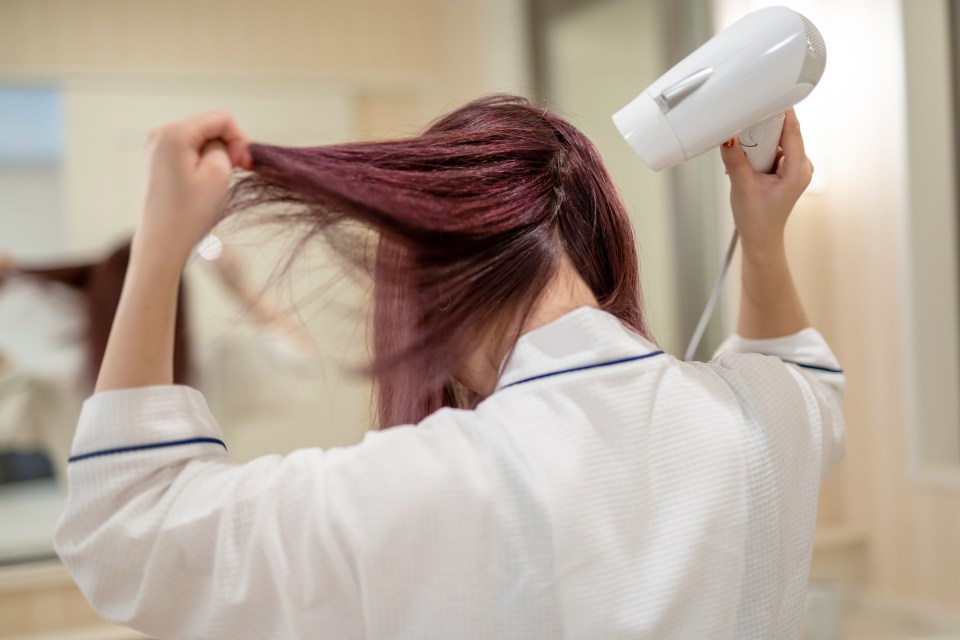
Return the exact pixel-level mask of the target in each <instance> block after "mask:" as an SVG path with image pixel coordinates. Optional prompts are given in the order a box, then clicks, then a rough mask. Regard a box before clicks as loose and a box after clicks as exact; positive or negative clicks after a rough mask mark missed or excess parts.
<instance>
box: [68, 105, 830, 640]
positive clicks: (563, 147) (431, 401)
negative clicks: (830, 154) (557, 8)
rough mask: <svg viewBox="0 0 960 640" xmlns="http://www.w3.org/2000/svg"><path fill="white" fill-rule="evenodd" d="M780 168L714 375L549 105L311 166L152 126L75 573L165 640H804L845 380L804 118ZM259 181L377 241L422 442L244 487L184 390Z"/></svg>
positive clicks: (735, 177)
mask: <svg viewBox="0 0 960 640" xmlns="http://www.w3.org/2000/svg"><path fill="white" fill-rule="evenodd" d="M781 145H782V158H781V159H780V161H779V163H778V168H777V172H776V174H773V175H758V174H755V173H754V172H753V171H752V170H751V169H750V167H749V164H748V163H747V161H746V158H745V156H744V154H743V151H742V150H741V149H740V148H739V146H738V145H736V144H730V145H729V146H728V147H727V148H724V149H723V150H722V154H723V159H724V162H725V164H726V167H727V171H728V173H729V175H730V179H731V182H732V185H733V190H732V195H731V199H732V204H733V210H734V215H735V219H736V224H737V227H738V229H739V230H740V234H741V237H742V241H743V296H742V303H741V309H740V320H739V324H738V329H737V332H738V335H737V336H734V337H732V338H731V339H730V340H729V341H728V342H727V343H726V344H725V345H724V347H723V348H722V349H721V352H722V353H721V355H719V356H718V357H717V358H716V359H715V360H714V361H712V362H711V363H707V364H704V363H686V362H680V361H678V360H676V359H674V358H672V357H670V356H668V355H666V354H663V353H661V352H660V351H659V350H658V349H657V347H656V346H655V345H654V344H653V343H652V342H651V341H650V340H649V339H648V338H647V337H646V334H645V325H644V322H643V316H642V313H641V310H640V296H639V286H638V276H637V264H636V256H635V255H634V250H633V239H632V236H631V232H630V227H629V223H628V220H627V216H626V212H625V210H624V208H623V205H622V204H621V203H620V200H619V198H618V196H617V195H616V193H615V191H614V189H613V187H612V185H611V182H610V180H609V178H608V176H607V174H606V171H605V170H604V168H603V166H602V163H601V161H600V159H599V157H598V155H597V154H596V152H595V150H594V149H593V147H592V146H591V145H590V143H589V142H588V141H587V140H586V139H585V138H584V136H583V135H582V134H580V133H579V132H578V131H577V130H576V129H574V128H573V127H572V126H570V125H569V124H567V123H566V122H564V121H563V120H561V119H560V118H557V117H556V116H554V115H552V114H550V113H548V112H545V111H544V110H543V109H542V108H536V107H533V106H530V105H528V104H527V103H526V102H524V101H522V100H519V99H514V98H509V97H494V98H488V99H484V100H480V101H477V102H474V103H471V104H469V105H467V106H465V107H463V108H461V109H459V110H457V111H455V112H454V113H452V114H450V115H448V116H446V117H445V118H443V119H441V120H440V121H438V122H437V123H435V124H434V125H433V126H432V127H431V128H430V129H428V130H427V131H426V132H425V133H424V134H423V135H421V136H418V137H416V138H412V139H409V140H401V141H394V142H386V143H373V144H371V143H367V144H351V145H341V146H336V147H328V148H314V149H281V148H276V147H265V146H259V145H249V144H248V143H247V140H246V138H245V137H244V134H243V133H242V132H241V131H240V130H239V128H238V127H237V125H236V124H235V123H234V122H233V121H232V120H231V118H230V117H229V115H227V114H224V113H209V114H205V115H202V116H197V117H194V118H189V119H187V120H184V121H182V122H178V123H175V124H172V125H169V126H167V127H164V128H162V129H159V130H157V131H155V132H153V134H152V135H151V143H150V150H149V164H150V180H149V186H148V191H147V198H146V204H145V210H144V215H143V219H142V221H141V224H140V227H139V229H138V231H137V233H136V237H135V240H134V246H133V256H132V259H131V265H130V270H129V274H128V278H127V282H126V285H125V289H124V293H123V298H122V301H121V304H120V308H119V309H118V313H117V319H116V322H115V324H114V328H113V333H112V335H111V336H110V342H109V345H108V348H107V353H106V357H105V359H104V362H103V367H102V370H101V372H100V377H99V381H98V384H97V393H96V394H95V395H94V396H93V397H92V398H91V399H90V400H88V401H87V403H86V405H85V408H84V413H83V416H82V417H81V420H80V426H79V431H78V434H77V438H76V441H75V443H74V457H73V458H72V462H71V468H70V474H71V475H70V482H71V497H70V503H69V504H68V506H67V510H66V512H65V514H64V516H63V520H62V521H61V523H60V525H59V529H58V532H57V538H56V543H57V549H58V552H59V553H60V555H61V557H62V558H63V559H64V562H65V563H66V564H67V566H68V568H69V569H70V571H71V573H72V574H73V576H74V578H75V579H76V580H77V582H78V584H79V585H80V587H81V588H82V589H83V591H84V593H85V594H86V595H87V597H88V598H89V599H90V601H91V602H92V603H93V604H94V606H95V607H96V608H97V609H98V611H99V612H100V613H101V614H102V615H103V616H104V617H106V618H108V619H110V620H114V621H117V622H121V623H124V624H128V625H131V626H133V627H136V628H138V629H141V630H142V631H144V632H146V633H148V634H151V635H154V636H157V637H159V638H306V637H325V638H364V637H368V638H418V639H420V638H491V637H503V638H561V637H566V638H621V637H622V638H639V637H645V638H646V637H649V638H787V637H796V636H797V635H798V633H799V627H800V618H801V612H802V608H803V602H804V594H805V588H806V581H807V574H808V570H809V563H810V554H811V550H812V538H813V527H814V521H815V512H816V502H817V494H818V490H819V486H820V482H821V480H822V478H823V477H824V476H825V475H826V474H827V473H828V472H829V471H830V470H831V469H832V468H833V467H834V465H835V464H836V462H837V461H838V459H839V458H840V457H841V455H842V452H843V446H844V444H843V443H844V430H843V422H842V417H841V410H840V394H841V391H842V387H843V376H842V372H841V371H840V370H839V369H838V368H837V363H836V361H835V360H834V357H833V355H832V354H831V352H830V350H829V348H828V347H827V345H826V343H825V342H824V340H823V339H822V338H821V337H820V335H819V334H818V333H817V332H816V331H814V330H813V329H811V328H809V326H808V322H807V320H806V317H805V315H804V312H803V309H802V307H801V304H800V301H799V298H798V296H797V293H796V290H795V288H794V285H793V282H792V280H791V277H790V273H789V270H788V268H787V262H786V257H785V253H784V244H783V234H784V226H785V223H786V221H787V217H788V216H789V214H790V211H791V209H792V208H793V205H794V204H795V202H796V200H797V198H798V197H799V196H800V194H801V193H802V192H803V190H804V189H805V188H806V186H807V184H808V183H809V180H810V175H811V172H812V167H811V165H810V163H809V161H808V160H807V158H806V155H805V153H804V149H803V141H802V138H801V135H800V129H799V124H798V123H797V120H796V117H795V116H794V114H793V113H792V112H791V113H789V114H788V116H787V120H786V124H785V128H784V133H783V137H782V141H781ZM233 167H240V168H243V169H247V170H252V171H253V172H254V173H252V174H250V176H248V177H247V178H246V179H245V181H243V182H241V184H240V185H239V187H238V191H236V192H235V193H234V194H233V197H232V200H231V203H230V205H229V209H230V210H231V211H233V212H234V213H237V212H238V211H240V210H242V209H244V208H246V207H247V206H252V205H258V204H265V203H268V204H272V205H274V206H273V207H272V209H271V210H273V211H276V206H277V205H286V207H287V208H286V209H284V211H285V213H278V214H276V215H277V216H278V220H280V221H281V222H283V223H291V224H298V223H300V222H303V223H305V224H306V229H307V233H308V234H317V233H320V234H324V236H325V237H327V238H328V239H330V241H331V242H332V243H335V244H334V246H335V248H338V249H341V250H343V251H345V252H347V253H348V254H349V255H352V256H355V257H356V256H359V255H360V254H358V253H356V252H355V251H354V250H355V249H357V250H359V249H362V246H361V245H362V244H363V242H364V239H365V238H366V237H367V236H366V235H364V230H365V229H373V230H374V231H376V232H377V233H378V236H379V239H380V242H379V247H378V250H377V260H376V266H375V269H374V279H375V314H374V315H375V317H374V337H373V339H374V346H375V354H374V355H375V358H374V364H373V372H374V375H375V382H376V384H377V392H378V406H379V409H380V414H379V419H380V422H381V425H382V426H390V425H393V424H401V423H405V424H407V425H410V424H412V423H418V424H416V426H415V427H414V426H400V427H395V428H390V429H387V430H381V431H379V432H374V433H370V434H369V435H368V436H367V437H366V438H365V439H364V441H363V442H362V443H361V444H359V445H357V446H354V447H350V448H346V449H334V450H329V451H320V450H301V451H297V452H295V453H293V454H291V455H289V456H286V457H279V456H267V457H264V458H260V459H258V460H255V461H253V462H250V463H248V464H245V465H235V464H231V463H230V462H229V461H228V458H227V454H226V452H225V446H224V445H223V442H222V441H221V437H220V430H219V427H218V426H217V424H216V423H215V422H214V421H213V420H212V418H211V417H210V415H209V413H208V412H207V409H206V407H205V404H204V400H203V397H202V396H200V395H199V394H198V393H197V392H195V391H193V390H191V389H189V388H187V387H178V386H172V385H171V382H172V377H171V376H172V374H171V353H172V341H173V333H172V328H173V322H174V315H175V306H176V305H175V301H176V296H177V283H178V282H179V275H180V271H181V269H182V268H183V264H184V262H185V260H186V259H187V256H188V254H189V252H190V249H191V247H192V246H193V245H194V243H196V242H197V241H198V240H199V239H200V238H201V237H202V236H203V235H204V234H205V233H206V232H207V231H208V230H209V229H210V227H211V226H212V225H213V224H214V222H215V221H216V220H217V219H218V215H219V214H220V211H221V208H222V202H223V200H224V198H225V197H226V195H227V192H228V182H229V179H230V174H231V169H232V168H233ZM355 227H359V228H360V232H361V234H360V235H359V236H352V235H350V230H351V229H352V228H355ZM349 238H353V240H354V241H351V242H347V239H349ZM756 353H761V354H767V355H756ZM771 356H772V357H771Z"/></svg>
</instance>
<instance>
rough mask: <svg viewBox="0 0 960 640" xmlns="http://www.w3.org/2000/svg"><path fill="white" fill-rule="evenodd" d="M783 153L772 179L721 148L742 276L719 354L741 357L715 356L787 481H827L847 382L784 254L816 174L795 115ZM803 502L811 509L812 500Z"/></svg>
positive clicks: (735, 148) (841, 438)
mask: <svg viewBox="0 0 960 640" xmlns="http://www.w3.org/2000/svg"><path fill="white" fill-rule="evenodd" d="M780 146H781V148H782V154H781V155H780V157H779V158H778V160H777V165H776V172H775V173H772V174H765V173H756V172H754V171H753V169H751V168H750V164H749V163H748V162H747V158H746V156H745V155H744V153H743V150H742V149H741V148H740V145H739V144H737V142H736V139H734V141H733V144H731V145H730V146H729V147H727V146H725V147H724V148H723V149H721V154H722V157H723V162H724V164H725V165H726V167H727V173H729V174H730V184H731V191H730V204H731V205H732V208H733V216H734V220H735V223H736V225H737V230H738V231H739V232H740V238H741V242H742V248H743V261H742V265H743V269H742V271H743V273H742V295H741V297H740V318H739V322H738V324H737V335H735V336H732V337H731V338H730V339H729V340H727V341H726V342H725V343H724V344H723V345H722V346H721V347H720V353H721V354H739V355H730V356H728V357H725V358H724V357H721V358H719V359H718V360H717V363H718V364H719V369H718V371H719V372H720V374H721V375H723V376H724V377H725V378H726V379H727V380H728V382H729V383H730V384H731V388H733V389H734V390H735V392H736V393H737V394H738V395H739V396H741V397H742V398H743V402H744V405H745V406H747V407H749V409H748V410H749V411H750V412H752V413H753V415H754V418H755V419H756V420H757V422H758V423H759V424H762V425H766V426H767V427H768V428H769V429H770V431H769V434H770V437H769V439H768V443H769V444H770V447H771V455H773V456H774V459H776V460H777V467H778V468H779V469H780V470H781V472H782V473H783V474H784V477H794V478H797V477H802V476H803V474H807V473H814V472H815V471H817V472H819V473H820V476H821V477H824V476H826V475H827V474H828V473H829V472H830V471H831V470H832V469H833V468H834V467H836V465H837V464H838V463H839V461H840V459H841V458H842V457H843V455H844V452H845V450H846V435H845V433H846V432H845V427H844V422H843V413H842V398H843V391H844V375H843V371H842V370H841V369H840V365H839V363H838V362H837V360H836V358H835V357H834V355H833V353H832V352H831V350H830V347H829V346H828V345H827V342H826V340H824V339H823V336H821V335H820V334H819V333H818V332H817V331H816V330H814V329H813V328H811V327H810V322H809V321H808V320H807V316H806V313H805V312H804V310H803V304H802V303H801V302H800V296H799V295H798V294H797V288H796V286H795V285H794V283H793V278H792V276H791V275H790V268H789V266H788V264H787V255H786V251H785V249H784V229H785V227H786V224H787V219H788V218H789V216H790V212H791V211H792V210H793V207H794V205H795V204H796V203H797V200H798V199H799V198H800V194H802V193H803V191H804V189H806V188H807V186H808V185H809V184H810V179H811V177H812V174H813V165H812V164H811V163H810V160H809V159H808V158H807V155H806V152H805V151H804V147H803V138H802V136H801V135H800V123H799V122H798V121H797V116H796V114H795V113H794V112H793V110H790V111H789V112H787V114H786V118H785V119H784V123H783V135H782V136H781V138H780ZM742 354H752V355H742ZM755 354H762V355H766V356H774V357H775V358H779V359H780V360H781V361H783V362H785V363H787V365H788V366H786V367H784V366H783V365H782V364H781V363H778V362H776V361H775V360H773V359H772V358H760V357H758V356H757V355H755ZM791 427H796V428H791ZM801 452H806V453H807V454H809V455H808V456H807V457H805V456H803V455H801V454H800V453H801ZM791 474H792V475H791ZM798 486H817V485H816V484H815V483H813V484H810V483H808V484H807V485H803V483H800V485H798ZM809 502H810V504H813V505H815V504H816V499H815V496H812V497H810V498H809Z"/></svg>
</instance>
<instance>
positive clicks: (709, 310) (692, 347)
mask: <svg viewBox="0 0 960 640" xmlns="http://www.w3.org/2000/svg"><path fill="white" fill-rule="evenodd" d="M739 237H740V236H739V235H738V234H737V230H736V229H734V230H733V236H732V237H731V238H730V247H729V248H728V249H727V257H726V258H725V259H724V261H723V267H721V268H720V273H719V274H718V275H717V280H716V282H714V283H713V291H711V292H710V298H709V299H708V300H707V306H706V307H704V309H703V314H702V315H701V316H700V322H698V323H697V328H696V329H695V330H694V332H693V337H692V338H690V344H689V345H687V352H686V353H685V354H683V359H684V360H690V359H691V358H693V354H694V353H696V352H697V347H699V346H700V340H702V339H703V332H704V331H706V330H707V324H708V323H709V322H710V316H712V315H713V308H714V307H715V306H716V305H717V299H718V298H719V297H720V289H721V287H722V286H723V279H724V278H726V276H727V271H729V270H730V263H731V262H733V254H734V252H735V251H736V250H737V239H738V238H739Z"/></svg>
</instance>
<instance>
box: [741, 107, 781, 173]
mask: <svg viewBox="0 0 960 640" xmlns="http://www.w3.org/2000/svg"><path fill="white" fill-rule="evenodd" d="M783 117H784V114H782V113H781V114H780V115H778V116H774V117H772V118H770V119H769V120H764V121H763V122H760V123H757V124H755V125H753V126H752V127H747V128H746V129H744V130H743V131H741V132H740V135H739V136H738V138H739V139H740V146H741V147H743V150H744V152H746V154H747V160H749V161H750V166H751V167H753V170H754V171H756V172H758V173H773V172H774V170H775V169H776V167H774V166H773V162H774V160H776V158H777V146H778V145H779V144H780V134H782V133H783Z"/></svg>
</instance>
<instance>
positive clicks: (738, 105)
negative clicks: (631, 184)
mask: <svg viewBox="0 0 960 640" xmlns="http://www.w3.org/2000/svg"><path fill="white" fill-rule="evenodd" d="M826 62H827V48H826V46H825V45H824V43H823V37H822V36H821V35H820V32H819V31H817V28H816V27H815V26H813V23H812V22H810V21H809V20H807V19H806V18H805V17H803V16H802V15H800V14H799V13H797V12H795V11H793V10H791V9H787V8H785V7H769V8H767V9H760V10H759V11H754V12H753V13H750V14H747V15H746V16H744V17H743V18H741V19H740V20H738V21H737V22H735V23H734V24H732V25H731V26H729V27H727V28H726V29H724V30H723V31H721V32H720V33H718V34H717V35H715V36H714V37H713V38H711V39H710V40H709V41H707V42H706V43H705V44H704V45H703V46H701V47H700V48H699V49H697V50H696V51H694V52H693V53H691V54H690V55H689V56H687V57H686V58H684V59H683V60H681V61H680V62H679V63H677V65H676V66H674V67H673V68H672V69H670V70H669V71H667V72H666V73H665V74H663V75H662V76H661V77H660V78H659V79H658V80H656V81H655V82H654V83H653V84H651V85H650V86H649V87H647V88H646V89H645V90H644V91H643V93H641V94H640V95H638V96H637V97H636V98H634V99H633V101H632V102H630V104H628V105H627V106H625V107H624V108H622V109H620V111H618V112H617V113H615V114H614V116H613V122H614V124H616V125H617V129H619V130H620V134H621V135H623V137H624V138H626V140H627V142H629V143H630V146H631V147H633V150H634V151H636V152H637V155H639V156H640V158H641V159H642V160H643V161H644V163H646V164H647V166H649V167H650V168H651V169H654V170H656V171H659V170H660V169H665V168H667V167H671V166H673V165H675V164H679V163H681V162H683V161H684V160H689V159H690V158H693V157H695V156H698V155H700V154H701V153H703V152H705V151H708V150H709V149H713V148H716V147H718V146H720V144H722V143H723V142H725V141H726V140H729V139H730V138H732V137H734V136H738V137H739V138H740V144H741V146H743V148H744V151H746V153H747V157H748V158H749V159H750V165H751V166H752V167H753V169H754V170H755V171H762V172H770V171H771V170H772V169H773V162H774V159H775V157H776V153H777V143H778V142H779V141H780V133H781V131H782V129H783V113H784V112H785V111H786V110H787V109H789V108H790V107H792V106H793V105H795V104H796V103H798V102H800V101H801V100H803V99H804V98H805V97H807V94H809V93H810V91H812V90H813V88H814V87H815V86H816V84H817V82H819V81H820V76H822V75H823V69H824V66H825V65H826Z"/></svg>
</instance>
